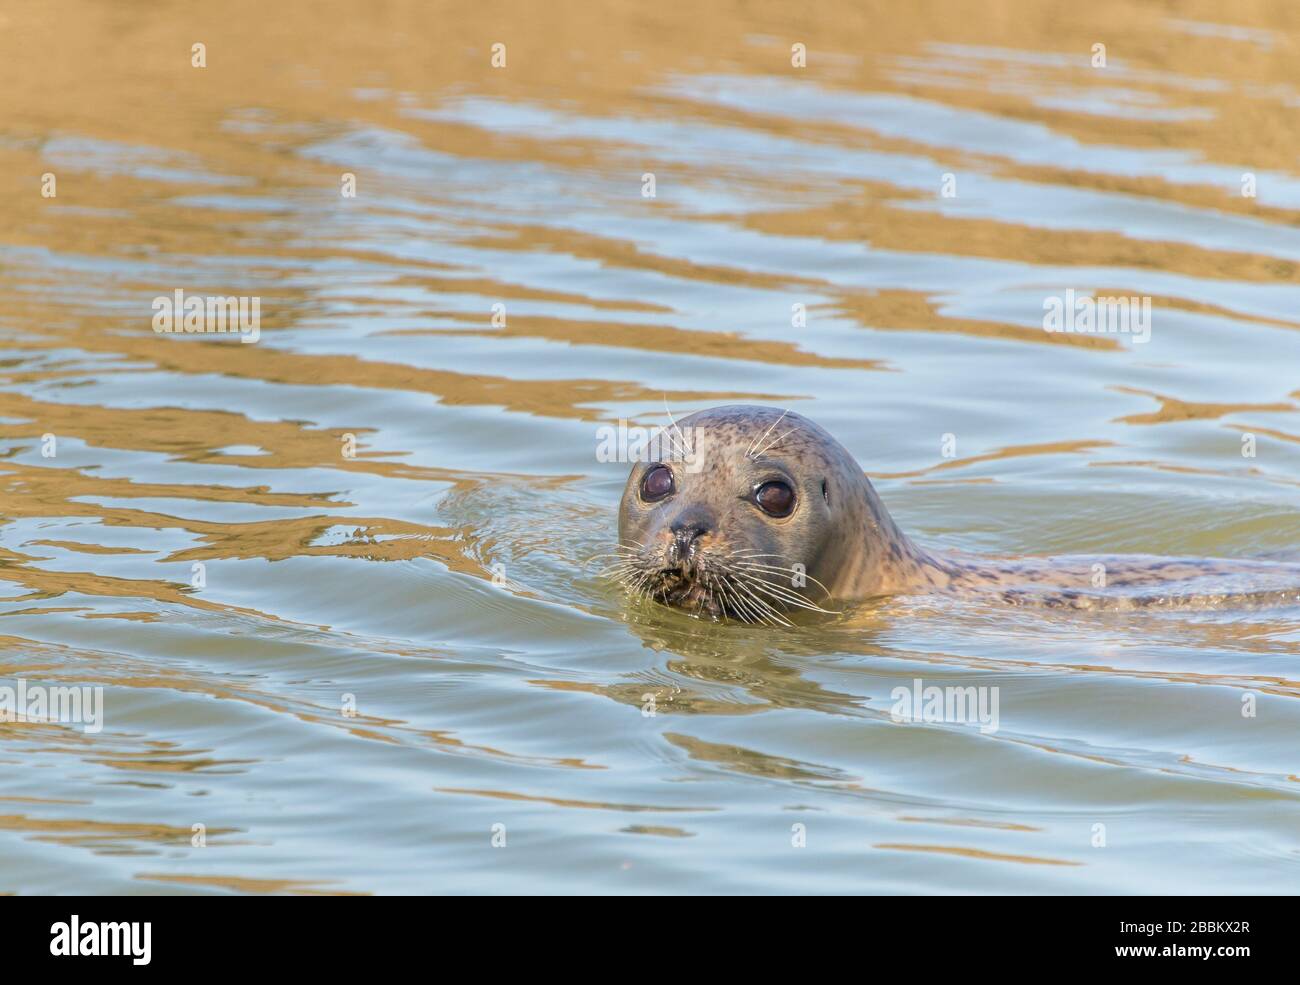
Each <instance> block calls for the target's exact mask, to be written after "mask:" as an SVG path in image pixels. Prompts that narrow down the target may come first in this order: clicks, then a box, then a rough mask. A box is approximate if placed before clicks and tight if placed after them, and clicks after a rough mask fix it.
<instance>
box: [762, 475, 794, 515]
mask: <svg viewBox="0 0 1300 985" xmlns="http://www.w3.org/2000/svg"><path fill="white" fill-rule="evenodd" d="M754 502H755V503H757V504H758V508H759V509H761V510H762V511H763V512H764V513H766V514H767V515H768V516H778V517H779V516H789V515H790V514H791V513H793V512H794V490H793V489H791V488H790V487H789V486H787V485H786V484H785V483H784V482H781V481H779V480H774V481H772V482H765V483H763V484H762V485H761V486H759V487H758V488H757V489H755V490H754Z"/></svg>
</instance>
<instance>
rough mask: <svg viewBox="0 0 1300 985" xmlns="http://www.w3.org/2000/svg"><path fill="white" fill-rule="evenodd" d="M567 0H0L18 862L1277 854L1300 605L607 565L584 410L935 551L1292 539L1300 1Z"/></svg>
mask: <svg viewBox="0 0 1300 985" xmlns="http://www.w3.org/2000/svg"><path fill="white" fill-rule="evenodd" d="M602 9H603V11H604V12H603V13H602V15H601V16H600V17H593V16H592V13H591V10H590V5H589V4H582V3H555V4H547V5H545V7H544V8H543V7H542V6H541V5H537V4H532V3H522V2H519V3H515V2H508V3H482V4H474V5H469V6H466V5H463V4H444V3H419V2H415V0H411V2H391V3H385V4H382V5H379V6H375V7H373V8H367V9H366V10H365V11H364V12H362V11H360V10H359V8H357V7H356V5H355V4H350V3H342V2H339V0H327V2H321V3H314V4H310V5H308V4H275V5H267V4H265V3H249V2H243V0H236V2H233V3H228V4H224V5H222V9H221V10H220V11H217V10H213V11H207V10H203V9H200V8H198V7H196V6H195V5H192V4H182V3H165V4H157V5H151V6H150V7H149V8H148V10H147V11H146V10H144V9H137V8H136V7H135V6H126V7H123V6H120V5H112V4H104V3H95V2H91V0H51V2H47V3H35V2H20V3H15V4H9V5H6V8H5V11H4V12H3V14H0V86H2V87H3V90H4V91H5V93H6V99H5V103H4V110H3V113H2V114H0V186H2V187H3V202H4V210H3V212H2V213H0V337H2V338H3V340H4V357H3V363H2V364H0V489H2V490H3V491H2V492H0V515H2V518H3V525H2V526H0V615H2V617H3V618H0V683H2V684H6V685H10V686H13V685H15V684H16V682H17V681H18V680H20V679H21V680H22V681H25V682H26V683H27V684H28V685H38V686H52V685H55V686H57V685H73V684H76V685H93V686H100V687H102V688H103V689H104V691H103V694H104V711H105V721H104V727H103V729H102V731H99V732H97V733H92V732H88V731H86V730H85V729H84V728H83V727H82V726H81V725H78V724H76V723H70V722H57V721H48V720H45V721H42V720H39V719H25V720H21V721H15V722H7V723H0V891H13V892H21V893H68V892H94V893H135V892H176V893H228V892H255V893H264V892H289V893H336V892H342V893H425V892H457V893H460V892H511V891H514V892H612V893H621V892H672V893H693V892H727V893H731V892H742V893H743V892H761V891H767V892H891V893H892V892H897V893H936V892H943V893H948V892H956V893H988V892H996V893H1006V892H1046V893H1094V892H1110V893H1129V892H1142V893H1152V892H1223V893H1246V892H1282V893H1287V892H1294V891H1295V890H1296V889H1297V888H1298V887H1300V758H1298V749H1297V745H1298V744H1297V736H1298V735H1300V732H1298V727H1300V706H1298V705H1293V704H1292V702H1293V701H1295V700H1297V699H1298V698H1300V613H1297V612H1296V611H1295V610H1290V611H1287V610H1281V609H1279V610H1257V611H1243V612H1234V611H1213V612H1201V613H1195V612H1194V613H1138V614H1132V613H1130V614H1105V613H1101V614H1098V613H1068V612H1057V611H1052V612H1047V611H1032V610H1021V609H1017V610H1006V609H1001V608H995V607H987V606H979V605H960V604H950V603H943V604H940V603H935V602H932V601H924V600H908V601H896V602H893V603H889V604H885V605H879V606H867V607H865V608H864V609H863V610H862V611H860V612H858V613H857V614H856V616H855V617H854V618H853V619H850V620H842V621H837V622H834V623H831V624H828V625H824V626H806V627H803V628H800V629H798V630H796V631H772V630H770V629H761V628H753V627H744V626H716V625H710V624H706V623H702V622H699V621H697V620H693V619H690V618H687V617H685V616H682V615H679V614H676V613H671V612H666V611H663V610H656V609H654V608H644V607H640V606H633V605H629V604H628V603H627V602H626V601H625V600H624V599H623V598H622V597H621V596H620V595H619V593H618V592H617V591H616V589H615V587H614V586H612V585H610V584H609V583H607V582H604V581H602V580H601V579H600V578H598V577H597V575H596V567H597V566H593V565H591V564H589V563H588V562H589V559H591V558H592V557H593V556H595V555H598V554H601V553H603V552H605V551H608V550H609V549H610V545H611V543H612V541H613V539H614V537H615V534H616V530H615V508H616V504H617V502H618V497H619V495H620V493H621V490H622V486H623V482H624V478H625V476H626V470H627V466H626V465H620V464H617V463H605V462H601V461H598V459H597V455H596V450H597V446H598V429H599V428H600V427H601V426H602V425H607V424H612V423H616V422H617V421H619V420H620V419H624V420H627V421H629V422H631V423H633V424H639V425H646V426H655V425H659V424H661V423H663V422H664V420H665V417H664V412H665V406H667V407H668V408H671V410H672V411H673V412H674V413H675V414H678V415H682V414H685V413H689V412H690V411H691V410H694V409H698V408H702V407H706V406H709V405H712V404H716V403H723V402H753V403H766V404H771V405H773V406H781V407H790V408H792V409H795V410H798V411H799V412H800V413H803V414H805V415H807V416H809V417H811V418H813V419H815V420H817V421H818V422H819V423H821V424H822V425H823V426H825V427H826V428H827V429H828V430H830V431H831V432H832V433H834V434H835V435H837V436H838V437H839V438H840V439H841V440H842V441H843V442H844V444H845V445H846V446H847V447H848V448H849V449H850V450H851V451H852V452H853V453H854V454H855V455H856V456H857V458H858V460H859V461H860V462H861V463H862V464H863V467H864V468H865V469H866V470H867V471H868V473H869V474H871V475H872V476H873V479H874V480H875V482H876V485H877V488H878V490H879V491H880V493H881V495H882V497H883V498H884V500H885V502H886V503H887V504H888V505H889V507H890V509H891V510H892V511H893V513H894V515H895V517H896V518H897V519H898V521H899V522H900V523H901V524H902V525H903V526H904V528H905V529H907V530H908V531H909V532H911V533H912V534H913V535H914V536H915V537H916V538H917V539H918V540H920V541H921V542H923V543H925V544H927V545H930V546H934V547H939V548H950V549H959V550H965V551H973V552H986V553H991V554H1002V555H1004V554H1018V553H1030V554H1048V553H1074V554H1089V553H1125V552H1135V553H1147V554H1171V555H1192V556H1196V555H1216V556H1225V557H1264V556H1267V557H1288V556H1289V557H1291V558H1292V559H1294V558H1295V557H1297V556H1298V555H1300V509H1298V508H1297V503H1298V502H1300V499H1298V492H1300V489H1298V487H1300V333H1298V332H1297V329H1298V328H1300V318H1298V317H1297V312H1298V311H1300V266H1298V264H1300V139H1298V138H1297V133H1300V129H1298V128H1297V127H1296V125H1295V124H1296V114H1297V112H1298V111H1300V74H1298V73H1297V69H1296V66H1297V65H1300V10H1298V9H1296V8H1295V7H1294V6H1293V5H1288V4H1285V3H1281V2H1278V3H1263V2H1250V3H1243V4H1238V5H1236V6H1235V7H1234V8H1233V10H1232V12H1231V13H1228V12H1227V11H1226V9H1224V8H1222V6H1221V5H1216V4H1209V3H1198V2H1192V3H1184V4H1179V5H1177V10H1178V15H1177V16H1170V15H1168V14H1166V13H1165V12H1164V11H1163V10H1162V9H1161V8H1160V7H1159V6H1155V5H1151V4H1146V3H1138V2H1135V0H1120V2H1107V3H1103V4H1098V5H1093V6H1088V7H1080V6H1079V5H1078V4H1074V3H1065V2H1061V3H1043V4H1033V5H1026V4H1022V3H1013V2H1000V0H985V2H983V3H979V4H953V3H936V2H921V3H912V4H907V5H902V6H900V5H897V4H889V5H885V4H879V5H877V4H863V3H834V4H818V5H816V8H815V10H814V11H809V12H797V11H795V10H794V8H791V7H790V6H789V5H788V4H778V3H761V4H752V3H740V2H724V3H721V4H708V5H698V4H673V3H669V4H654V5H650V6H648V7H647V6H646V5H644V4H637V3H632V2H626V0H612V2H609V3H605V4H603V5H602ZM1171 9H1172V8H1171ZM196 43H202V44H203V45H205V52H206V67H204V68H196V67H193V65H192V64H191V59H192V46H193V45H194V44H196ZM496 43H502V44H505V45H506V64H505V66H504V67H502V68H494V67H493V66H492V46H493V45H494V44H496ZM1099 43H1101V44H1105V45H1106V64H1105V67H1094V66H1093V64H1092V60H1093V54H1092V53H1093V46H1094V45H1096V44H1099ZM794 44H802V45H804V46H806V51H807V64H806V67H803V68H796V67H794V66H792V64H791V46H792V45H794ZM47 174H52V175H54V176H55V179H56V182H57V191H56V194H55V196H54V197H44V196H43V195H42V194H41V192H42V176H43V175H47ZM344 175H352V176H354V178H355V182H356V196H355V197H345V196H344V195H342V194H341V189H342V187H343V182H344V180H345V179H344ZM646 175H653V176H654V192H655V194H654V197H652V198H651V197H647V196H646V195H645V194H644V193H643V190H644V189H645V188H646V187H647V181H646V178H645V176H646ZM1244 176H1250V177H1251V178H1252V179H1253V183H1254V190H1255V192H1256V194H1255V195H1254V196H1253V197H1252V196H1249V195H1243V194H1242V192H1243V188H1245V187H1247V185H1248V184H1249V182H1247V183H1246V184H1243V181H1244ZM949 193H950V194H949ZM177 288H180V289H183V290H184V291H185V292H187V293H192V294H199V295H223V296H224V295H242V296H255V297H259V298H260V300H261V313H262V323H261V338H260V340H259V341H258V342H257V343H256V344H242V343H240V342H239V341H238V339H236V338H233V337H212V336H201V335H196V336H186V335H159V334H156V333H155V332H154V331H153V329H152V327H151V318H152V315H153V310H152V308H151V304H152V302H153V299H154V298H156V297H158V296H170V295H171V294H172V292H174V291H175V290H176V289H177ZM1066 290H1073V291H1075V292H1078V293H1079V294H1088V293H1091V292H1095V293H1099V294H1124V295H1134V296H1147V297H1150V298H1151V299H1152V304H1153V315H1152V325H1151V336H1150V340H1149V341H1148V342H1145V343H1138V342H1135V341H1134V339H1133V338H1131V337H1124V336H1104V337H1103V336H1096V335H1079V334H1048V333H1046V332H1044V330H1043V327H1042V319H1043V303H1044V299H1045V298H1047V297H1050V296H1058V295H1063V293H1064V292H1065V291H1066ZM496 306H503V307H496ZM796 306H802V309H801V310H802V311H803V312H804V313H805V318H804V319H802V321H801V320H800V319H798V318H796V317H795V316H796V313H797V309H796ZM494 310H495V312H496V317H495V318H494ZM46 436H53V438H54V441H53V444H52V445H51V443H50V442H49V441H48V440H47V439H46ZM353 444H355V455H354V456H352V457H348V456H347V455H345V450H349V449H350V448H351V447H352V445H353ZM1243 450H1253V452H1254V454H1253V456H1251V455H1248V454H1243ZM51 451H52V452H53V454H52V455H50V454H49V452H51ZM945 452H951V454H945ZM196 565H200V566H201V567H199V568H196V567H195V566H196ZM196 572H201V573H202V577H201V578H200V579H198V580H199V582H200V584H197V585H196V584H195V580H196ZM917 679H920V680H923V681H924V682H925V683H926V684H927V685H937V686H972V687H979V688H997V689H998V691H997V693H998V694H999V696H1000V701H999V717H1000V722H999V727H998V729H997V730H996V731H994V732H987V731H984V732H982V731H981V730H980V729H979V728H978V727H975V726H974V725H972V724H969V723H960V722H937V723H898V722H895V721H893V720H892V719H891V715H890V709H891V705H892V704H893V702H892V700H891V692H893V690H894V689H895V688H897V687H900V686H903V687H911V685H912V682H913V681H914V680H917ZM649 696H653V697H652V698H651V697H649ZM651 707H652V708H653V712H654V713H653V714H649V713H648V712H649V710H650V708H651ZM1244 709H1249V711H1251V712H1253V714H1243V710H1244ZM196 825H202V826H203V827H202V829H199V830H201V831H202V833H203V836H204V837H203V838H198V837H197V836H196V833H195V832H196V827H195V826H196ZM502 841H504V845H502V844H501V842H502ZM196 842H205V843H202V844H198V843H196Z"/></svg>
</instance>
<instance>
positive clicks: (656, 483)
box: [641, 465, 673, 503]
mask: <svg viewBox="0 0 1300 985" xmlns="http://www.w3.org/2000/svg"><path fill="white" fill-rule="evenodd" d="M672 491H673V470H672V469H670V468H669V467H668V466H667V465H652V466H650V468H648V469H646V473H645V475H643V476H642V477H641V498H642V499H644V500H645V501H646V502H647V503H654V502H657V501H658V500H661V499H663V498H664V497H665V496H668V495H670V494H671V493H672Z"/></svg>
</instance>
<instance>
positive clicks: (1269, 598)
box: [607, 405, 1300, 625]
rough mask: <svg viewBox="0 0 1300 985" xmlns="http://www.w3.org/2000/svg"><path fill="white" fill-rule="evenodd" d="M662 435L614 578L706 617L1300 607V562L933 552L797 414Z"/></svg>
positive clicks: (706, 417)
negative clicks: (969, 603) (853, 608)
mask: <svg viewBox="0 0 1300 985" xmlns="http://www.w3.org/2000/svg"><path fill="white" fill-rule="evenodd" d="M662 436H663V438H664V439H666V440H664V441H661V442H659V443H658V445H659V447H658V448H657V449H656V451H657V454H654V455H650V456H646V457H645V460H643V461H638V462H637V463H636V464H635V465H634V466H633V467H632V471H631V474H630V475H629V476H628V480H627V485H626V487H625V488H624V490H623V498H622V501H621V503H620V506H619V516H618V533H619V543H618V547H617V549H616V551H615V553H614V554H613V555H612V557H613V561H612V562H611V563H610V564H609V565H608V567H607V573H609V574H610V575H612V576H613V577H614V578H616V579H617V580H618V581H620V582H622V583H623V585H624V586H625V587H626V588H627V589H628V590H629V591H630V592H631V593H632V594H634V595H637V596H643V597H646V598H650V599H653V600H655V601H657V602H661V603H663V604H665V605H669V606H673V607H675V608H679V609H683V610H686V611H688V612H691V613H693V614H695V615H698V616H702V617H708V618H712V619H715V620H721V619H736V620H740V621H743V622H754V623H765V624H772V625H777V624H782V625H791V622H790V617H791V616H792V615H795V614H799V613H806V612H820V613H829V612H832V611H834V607H833V604H834V603H837V602H855V601H862V600H865V599H870V598H876V597H881V596H892V595H918V594H926V595H947V596H954V595H977V596H979V597H983V598H988V599H993V600H996V601H998V602H1001V603H1005V604H1010V605H1042V606H1048V607H1068V608H1079V609H1089V608H1120V609H1131V608H1142V607H1147V606H1161V607H1165V608H1198V609H1204V608H1214V607H1220V606H1229V605H1234V606H1256V605H1275V604H1294V603H1298V602H1300V565H1298V564H1281V563H1275V562H1268V561H1233V560H1219V559H1203V558H1175V559H1170V558H1158V557H1144V556H1137V557H1134V556H1122V555H1121V556H1106V555H1098V556H1070V557H1027V558H1009V559H998V558H980V557H969V556H965V555H959V554H956V553H953V552H940V551H935V550H928V549H925V548H922V547H921V546H919V545H918V544H916V543H915V542H914V541H913V540H912V539H911V538H909V537H908V536H907V535H906V534H904V533H903V531H902V530H900V529H899V527H898V525H897V524H896V523H895V522H894V520H893V518H892V517H891V516H890V515H889V511H888V510H886V509H885V505H884V503H883V502H881V500H880V497H879V496H878V495H877V493H876V490H875V489H874V487H873V486H872V485H871V482H870V480H869V479H868V478H867V476H866V475H865V474H864V473H863V471H862V469H861V468H860V467H859V466H858V463H857V462H856V461H855V460H854V458H853V456H852V455H851V454H850V453H849V452H848V450H847V449H845V448H844V446H843V445H841V444H840V443H839V442H838V441H836V440H835V439H834V438H833V437H832V436H831V435H830V434H828V433H827V432H826V431H825V430H823V429H822V428H821V427H819V426H818V425H817V424H815V423H813V422H812V421H810V420H808V419H807V418H805V417H802V416H800V415H799V414H795V413H791V412H789V411H779V410H776V409H773V408H770V407H762V406H749V405H728V406H724V407H715V408H712V409H709V410H704V411H700V412H698V413H695V414H692V415H691V416H690V417H687V418H684V419H683V420H682V421H681V422H680V423H678V422H673V424H672V426H671V427H670V428H667V429H665V430H664V431H663V432H662Z"/></svg>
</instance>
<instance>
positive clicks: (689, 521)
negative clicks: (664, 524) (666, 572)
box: [668, 508, 714, 565]
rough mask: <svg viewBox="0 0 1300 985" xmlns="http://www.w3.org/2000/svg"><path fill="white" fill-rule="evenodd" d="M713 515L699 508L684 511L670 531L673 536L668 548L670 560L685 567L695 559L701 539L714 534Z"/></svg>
mask: <svg viewBox="0 0 1300 985" xmlns="http://www.w3.org/2000/svg"><path fill="white" fill-rule="evenodd" d="M713 525H714V521H713V514H711V513H709V512H708V511H706V510H701V509H698V508H689V509H686V510H683V511H682V512H681V513H680V514H679V515H678V516H677V518H676V519H674V520H673V522H672V524H671V525H669V527H668V531H669V533H671V534H672V535H673V539H672V543H671V544H669V546H668V555H669V560H670V561H671V562H673V563H675V564H681V565H685V564H687V563H689V562H690V561H693V560H694V559H695V554H696V552H697V551H698V550H699V539H700V538H701V537H703V536H704V535H705V534H709V533H712V532H713Z"/></svg>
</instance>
